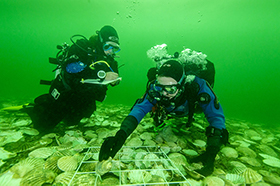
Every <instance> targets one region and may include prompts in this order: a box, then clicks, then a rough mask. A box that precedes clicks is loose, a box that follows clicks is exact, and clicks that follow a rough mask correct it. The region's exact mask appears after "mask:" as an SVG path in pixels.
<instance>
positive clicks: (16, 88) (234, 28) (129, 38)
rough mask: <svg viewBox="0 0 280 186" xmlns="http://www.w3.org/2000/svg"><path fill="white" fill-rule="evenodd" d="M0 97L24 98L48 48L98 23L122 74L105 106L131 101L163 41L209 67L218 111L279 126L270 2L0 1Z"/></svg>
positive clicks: (44, 67)
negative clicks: (113, 46)
mask: <svg viewBox="0 0 280 186" xmlns="http://www.w3.org/2000/svg"><path fill="white" fill-rule="evenodd" d="M0 7H1V8H0V10H1V11H0V19H1V29H0V35H1V40H0V47H1V53H0V60H1V69H2V71H1V73H0V81H1V89H0V96H1V101H6V100H11V101H12V100H19V99H22V101H23V102H24V101H32V100H33V99H34V98H35V97H37V96H38V95H40V94H42V93H46V92H47V91H48V88H49V87H48V86H45V85H39V81H40V79H46V80H51V79H52V78H53V77H54V73H52V70H53V69H54V68H55V66H54V65H52V64H49V63H48V57H55V55H56V53H57V52H58V50H57V49H56V45H58V44H62V43H63V42H67V43H69V44H71V41H70V39H69V38H70V37H71V36H72V35H74V34H82V35H84V36H86V37H90V36H91V35H93V34H94V33H95V31H96V30H99V29H100V28H101V27H102V26H104V25H112V26H114V27H115V28H116V30H117V31H118V34H119V37H120V44H121V52H120V53H119V55H120V58H119V59H117V60H118V62H119V65H122V64H124V66H123V67H121V68H120V69H119V72H120V76H121V77H122V78H123V80H122V82H121V84H120V85H119V86H117V87H109V91H108V96H107V99H106V100H105V103H114V104H115V103H116V104H117V103H121V104H125V105H128V106H132V105H133V103H134V101H135V100H136V99H137V98H139V97H141V96H142V95H143V93H144V91H145V86H146V82H147V78H146V73H147V70H148V69H149V68H150V67H153V66H155V63H154V62H153V61H152V60H150V59H148V58H147V56H146V51H147V50H148V49H150V48H151V47H152V46H155V45H158V44H163V43H166V44H167V45H168V51H169V53H170V54H173V53H174V52H176V51H178V52H180V51H182V50H183V49H184V47H185V48H190V49H192V50H196V51H202V52H203V53H205V54H207V59H209V60H210V61H212V62H213V63H214V64H215V67H216V78H215V86H214V90H215V92H216V94H217V95H218V97H219V99H220V102H221V104H222V106H223V109H224V112H225V116H226V117H233V118H238V119H243V120H247V121H250V122H256V123H262V124H266V125H267V126H278V125H279V123H280V115H279V111H280V109H279V108H278V106H279V105H280V99H279V95H278V94H279V92H280V88H279V87H280V83H279V71H280V63H279V61H280V57H279V52H280V51H279V50H280V47H279V40H280V29H279V25H280V19H279V17H280V12H279V7H280V1H278V0H266V1H263V0H246V1H243V0H227V1H224V0H212V1H206V0H174V1H170V0H169V1H168V0H104V1H98V0H60V1H57V0H56V1H54V0H48V1H46V0H43V1H35V0H26V1H20V0H1V1H0Z"/></svg>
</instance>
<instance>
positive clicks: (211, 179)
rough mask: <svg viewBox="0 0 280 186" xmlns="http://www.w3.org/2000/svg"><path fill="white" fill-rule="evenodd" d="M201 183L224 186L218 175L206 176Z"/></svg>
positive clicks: (208, 185)
mask: <svg viewBox="0 0 280 186" xmlns="http://www.w3.org/2000/svg"><path fill="white" fill-rule="evenodd" d="M202 185H207V186H224V185H225V182H224V181H223V180H222V179H221V178H218V177H214V176H208V177H206V178H205V179H204V180H203V184H202Z"/></svg>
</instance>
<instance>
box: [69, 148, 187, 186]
mask: <svg viewBox="0 0 280 186" xmlns="http://www.w3.org/2000/svg"><path fill="white" fill-rule="evenodd" d="M125 149H134V150H135V149H144V150H146V151H147V154H149V153H154V154H156V155H157V156H158V157H162V158H161V159H152V160H151V159H148V160H143V159H139V160H137V159H123V158H121V157H122V156H123V155H129V154H131V152H126V150H125ZM151 149H154V150H151ZM99 150H100V147H97V146H94V147H89V148H88V150H87V152H86V153H85V155H84V157H83V159H82V161H81V163H80V164H79V166H78V168H77V170H76V171H75V173H74V175H73V177H72V179H71V180H70V182H69V184H68V186H70V185H71V183H72V181H73V180H74V178H75V176H76V175H79V174H95V175H97V173H96V172H95V170H93V171H91V172H79V170H80V168H81V166H82V165H83V164H85V163H97V162H98V161H97V160H93V161H87V160H86V159H88V157H92V156H93V155H98V154H99ZM116 157H117V158H116V160H115V159H114V160H113V161H112V162H113V163H114V162H131V161H133V162H145V161H149V162H154V164H155V165H157V166H158V162H161V163H162V162H163V161H167V162H169V164H170V165H171V167H168V168H167V169H166V168H163V169H160V168H157V169H141V168H140V166H139V167H138V169H132V170H122V169H121V167H120V163H118V165H119V167H118V168H119V169H118V170H112V171H110V172H111V173H120V174H119V185H120V186H135V185H145V186H146V185H179V184H184V183H185V184H187V185H191V184H190V182H189V181H188V180H187V178H186V177H185V176H184V175H183V173H182V172H181V171H180V170H179V169H178V168H177V166H176V165H175V164H174V162H172V160H171V159H170V158H169V157H168V156H167V154H166V153H165V152H164V151H163V150H162V149H161V148H160V147H159V146H140V147H132V146H123V147H122V149H121V150H120V151H119V152H118V153H117V154H116ZM158 167H159V166H158ZM153 170H156V171H162V172H161V173H162V174H163V171H172V172H176V173H177V174H178V175H179V176H180V178H181V179H182V180H177V181H172V180H171V181H167V180H166V177H165V176H164V175H163V176H162V178H163V179H164V182H153V183H146V182H145V179H144V176H143V173H144V172H145V171H153ZM132 171H140V172H141V177H142V181H143V183H135V184H124V183H122V174H121V173H122V172H132Z"/></svg>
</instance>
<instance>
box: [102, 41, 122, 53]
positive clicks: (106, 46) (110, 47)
mask: <svg viewBox="0 0 280 186" xmlns="http://www.w3.org/2000/svg"><path fill="white" fill-rule="evenodd" d="M103 50H104V51H110V50H112V52H113V53H118V52H119V51H120V50H121V49H120V46H119V45H118V44H117V43H114V42H111V41H109V42H106V43H105V44H104V45H103Z"/></svg>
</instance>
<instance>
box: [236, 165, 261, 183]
mask: <svg viewBox="0 0 280 186" xmlns="http://www.w3.org/2000/svg"><path fill="white" fill-rule="evenodd" d="M241 175H242V176H243V177H244V178H245V182H246V184H253V183H256V182H259V181H261V180H262V175H260V174H259V173H257V172H256V171H254V170H253V169H251V168H247V169H246V170H245V171H244V172H243V173H242V174H241Z"/></svg>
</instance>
